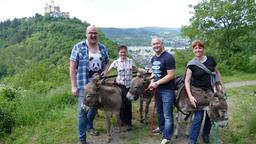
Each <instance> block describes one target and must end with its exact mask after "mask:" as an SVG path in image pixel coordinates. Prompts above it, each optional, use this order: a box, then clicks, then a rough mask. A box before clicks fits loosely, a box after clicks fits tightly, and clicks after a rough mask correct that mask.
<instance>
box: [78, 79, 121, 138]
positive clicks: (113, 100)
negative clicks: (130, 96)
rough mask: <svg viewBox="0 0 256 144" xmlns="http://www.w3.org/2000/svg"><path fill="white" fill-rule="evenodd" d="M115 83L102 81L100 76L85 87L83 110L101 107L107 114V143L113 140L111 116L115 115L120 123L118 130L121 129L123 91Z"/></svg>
mask: <svg viewBox="0 0 256 144" xmlns="http://www.w3.org/2000/svg"><path fill="white" fill-rule="evenodd" d="M113 84H114V82H113V81H107V80H100V77H99V75H96V76H94V78H93V80H92V81H91V82H90V83H88V84H87V85H86V87H85V92H86V94H85V97H84V100H83V106H82V107H83V109H84V110H85V111H87V110H88V108H89V107H92V106H99V108H100V109H103V111H105V114H106V126H107V135H108V139H107V142H110V141H111V140H112V137H111V131H110V128H111V116H112V114H114V115H115V117H116V119H117V123H118V130H120V127H121V120H120V109H121V105H122V91H121V88H120V87H118V86H117V85H113Z"/></svg>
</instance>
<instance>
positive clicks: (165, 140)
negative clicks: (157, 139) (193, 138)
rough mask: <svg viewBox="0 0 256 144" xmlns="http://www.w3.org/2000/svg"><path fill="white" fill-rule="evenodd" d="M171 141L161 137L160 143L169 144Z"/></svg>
mask: <svg viewBox="0 0 256 144" xmlns="http://www.w3.org/2000/svg"><path fill="white" fill-rule="evenodd" d="M170 142H171V141H170V140H168V139H163V140H162V142H161V144H169V143H170Z"/></svg>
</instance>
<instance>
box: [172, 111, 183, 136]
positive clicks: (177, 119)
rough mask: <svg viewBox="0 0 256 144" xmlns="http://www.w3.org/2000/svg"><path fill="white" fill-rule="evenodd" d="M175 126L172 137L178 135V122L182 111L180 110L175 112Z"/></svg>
mask: <svg viewBox="0 0 256 144" xmlns="http://www.w3.org/2000/svg"><path fill="white" fill-rule="evenodd" d="M175 117H176V121H177V122H176V127H175V129H174V134H173V135H174V137H175V138H178V135H179V127H180V123H181V117H182V113H181V112H178V113H177V114H176V116H175Z"/></svg>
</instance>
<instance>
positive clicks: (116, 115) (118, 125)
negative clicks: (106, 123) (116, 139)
mask: <svg viewBox="0 0 256 144" xmlns="http://www.w3.org/2000/svg"><path fill="white" fill-rule="evenodd" d="M114 115H115V117H116V121H117V127H118V132H120V131H121V125H122V121H121V119H120V112H119V111H118V112H115V113H114Z"/></svg>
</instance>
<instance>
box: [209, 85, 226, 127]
mask: <svg viewBox="0 0 256 144" xmlns="http://www.w3.org/2000/svg"><path fill="white" fill-rule="evenodd" d="M227 111H228V104H227V102H226V99H225V92H224V90H223V88H222V87H221V85H220V83H217V84H216V85H215V86H214V94H213V95H212V96H211V97H210V98H209V110H208V111H207V112H208V115H209V117H210V119H211V120H212V121H213V122H217V124H218V125H219V126H220V127H225V126H227V123H228V114H227Z"/></svg>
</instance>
